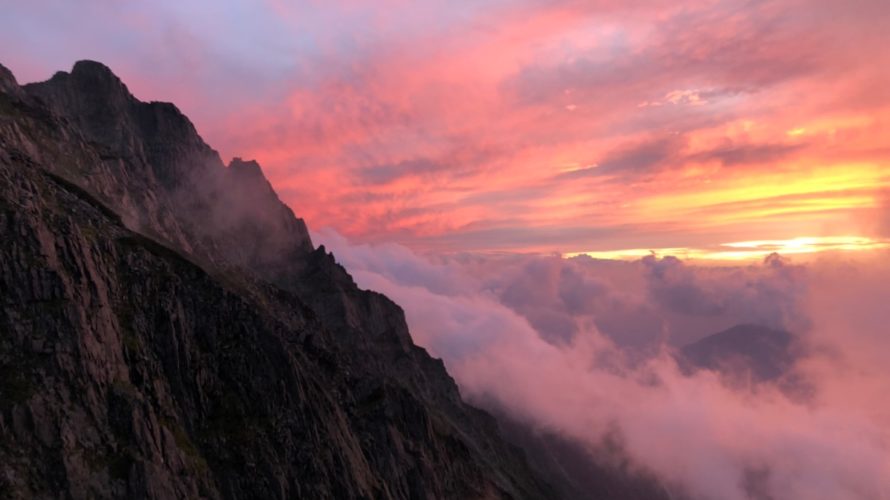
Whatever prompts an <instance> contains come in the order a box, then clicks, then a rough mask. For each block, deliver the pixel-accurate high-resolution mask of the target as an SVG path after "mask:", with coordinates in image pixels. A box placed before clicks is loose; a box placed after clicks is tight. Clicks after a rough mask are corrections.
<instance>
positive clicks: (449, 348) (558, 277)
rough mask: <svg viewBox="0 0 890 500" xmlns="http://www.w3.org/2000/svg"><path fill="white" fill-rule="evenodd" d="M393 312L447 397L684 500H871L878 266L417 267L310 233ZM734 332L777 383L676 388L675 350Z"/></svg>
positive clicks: (882, 335)
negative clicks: (787, 348) (774, 365)
mask: <svg viewBox="0 0 890 500" xmlns="http://www.w3.org/2000/svg"><path fill="white" fill-rule="evenodd" d="M313 239H314V240H316V241H318V242H321V243H324V244H325V245H326V246H327V247H328V248H329V249H331V250H333V252H334V254H335V255H336V256H337V257H338V259H340V261H342V262H343V264H344V265H345V267H346V268H347V269H348V270H349V271H350V272H351V273H352V274H353V276H354V277H355V279H356V281H357V283H358V284H359V285H360V286H361V287H364V288H370V289H374V290H378V291H381V292H383V293H385V294H386V295H388V296H390V297H391V298H392V299H393V300H395V301H396V302H397V303H399V304H400V305H402V307H404V309H405V312H406V315H407V319H408V323H409V326H410V327H411V331H412V335H413V337H414V340H415V342H417V343H418V344H419V345H421V346H424V347H426V348H427V349H428V350H429V351H430V352H431V353H432V354H433V355H434V356H436V357H440V358H442V359H443V360H444V362H445V364H446V366H447V368H448V370H449V372H450V373H451V374H452V375H453V376H454V377H455V379H456V380H457V382H458V384H459V386H460V388H461V392H462V394H463V396H464V397H465V398H466V399H468V400H469V401H471V402H477V403H479V404H483V405H484V404H486V402H491V401H493V402H495V403H496V404H497V405H498V406H499V407H500V408H503V409H505V410H506V411H507V412H509V413H510V414H511V416H512V417H513V418H516V419H520V420H522V421H524V422H527V423H529V424H530V425H533V426H535V427H536V428H538V429H541V430H546V431H548V432H555V433H558V434H559V435H561V436H563V437H565V438H568V439H570V440H572V441H574V442H577V443H580V444H582V445H583V446H585V447H586V448H587V449H589V450H591V453H596V450H598V449H601V448H602V445H603V443H604V442H606V441H608V442H610V443H612V444H613V445H617V447H618V448H619V449H620V451H621V453H622V454H623V455H624V457H625V458H626V459H628V460H629V461H630V463H631V464H632V466H633V467H634V468H637V469H638V470H639V471H643V472H647V473H650V474H654V475H655V476H657V477H658V478H659V480H660V481H662V482H663V483H664V484H666V485H668V487H669V488H670V489H671V491H675V492H679V493H680V494H682V495H686V496H688V497H691V498H721V499H746V498H764V499H765V498H808V499H837V498H886V497H887V496H888V495H890V479H888V478H890V474H888V472H890V470H888V469H890V467H888V466H890V464H888V459H887V457H888V454H887V451H888V450H887V447H888V431H890V411H888V410H890V405H888V404H887V403H886V402H885V398H884V395H886V394H887V393H888V389H890V387H888V380H890V377H888V375H890V373H888V370H890V368H887V366H886V363H885V361H884V360H883V358H884V355H883V354H882V353H886V350H887V347H888V339H887V332H886V324H888V320H890V316H888V313H887V312H886V305H885V302H886V297H887V296H888V292H890V266H888V265H887V258H886V257H887V255H886V254H882V255H874V256H871V257H867V258H857V260H852V259H844V258H841V257H837V256H834V257H826V258H822V259H818V260H814V261H809V262H807V263H806V264H801V263H795V262H794V261H793V260H789V259H786V258H783V257H780V256H778V255H771V256H769V257H768V258H767V259H765V260H764V261H763V262H762V263H757V264H750V265H748V264H745V265H737V266H722V267H712V266H702V265H695V264H693V263H688V262H684V261H681V260H679V259H676V258H673V257H663V258H659V257H656V256H650V257H646V258H644V259H641V260H639V261H636V262H618V261H600V260H594V259H590V258H586V257H579V258H573V259H563V258H561V257H558V256H521V255H510V256H503V255H497V256H484V255H472V254H463V255H454V256H432V257H429V256H421V255H418V254H415V253H413V252H411V251H410V250H408V249H406V248H404V247H401V246H398V245H394V244H387V245H376V246H368V245H354V244H351V243H349V242H348V241H347V240H346V239H345V238H343V237H342V236H340V235H339V234H337V233H336V232H334V231H322V232H319V233H316V234H315V235H314V236H313ZM738 324H758V325H764V326H769V327H771V328H777V329H783V330H787V331H789V332H790V333H792V335H793V338H794V354H795V356H794V363H793V366H791V367H790V368H789V369H788V370H787V371H786V372H785V373H783V374H782V376H781V377H780V378H778V379H777V380H770V381H753V380H749V381H748V382H747V383H738V379H737V378H731V377H729V375H730V374H727V373H718V372H715V371H711V370H696V371H692V372H688V371H684V370H681V368H680V367H679V366H678V363H677V361H676V359H677V357H676V352H677V350H678V349H679V348H680V347H681V346H683V345H686V344H688V343H690V342H694V341H696V340H698V339H701V338H703V337H706V336H708V335H710V334H713V333H716V332H718V331H720V330H722V329H725V328H728V327H730V326H733V325H738Z"/></svg>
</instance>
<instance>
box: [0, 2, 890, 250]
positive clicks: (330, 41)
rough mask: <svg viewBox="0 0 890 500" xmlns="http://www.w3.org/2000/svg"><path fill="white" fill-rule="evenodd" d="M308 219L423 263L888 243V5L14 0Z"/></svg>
mask: <svg viewBox="0 0 890 500" xmlns="http://www.w3.org/2000/svg"><path fill="white" fill-rule="evenodd" d="M4 4H6V5H4V6H3V9H4V15H3V16H2V17H0V62H2V63H3V64H4V65H6V66H8V67H9V68H10V69H12V71H13V72H14V73H15V74H16V76H17V77H18V79H19V81H21V82H29V81H35V80H44V79H46V78H49V77H50V76H51V75H52V73H53V72H54V71H56V70H66V71H67V70H69V69H70V68H71V65H72V64H73V62H74V61H75V60H78V59H96V60H99V61H102V62H104V63H106V64H107V65H109V66H110V67H111V68H112V69H113V70H114V71H115V72H116V73H117V74H118V75H119V76H121V78H122V79H123V80H124V81H125V82H126V83H127V84H128V85H129V87H130V89H131V90H132V91H133V92H134V93H135V94H136V96H137V97H139V98H141V99H143V100H163V101H173V102H175V103H176V104H177V105H178V106H179V107H180V109H182V110H183V112H185V113H186V114H187V115H188V116H189V117H190V118H191V119H192V120H193V121H194V122H195V124H196V126H197V128H198V130H199V131H200V132H201V134H202V135H203V137H204V139H205V140H207V141H208V143H210V144H211V145H212V146H213V147H215V148H217V149H218V150H219V151H220V153H221V155H222V156H223V158H224V160H226V161H228V159H229V158H231V157H232V156H241V157H245V158H255V159H257V160H258V161H259V162H260V164H261V165H263V167H264V169H265V171H266V173H267V175H268V177H269V178H270V180H271V182H272V183H273V185H274V186H275V188H276V189H277V190H278V192H279V194H280V195H281V197H282V198H283V200H284V201H286V202H287V203H288V204H289V205H290V206H291V207H292V208H293V209H294V211H295V212H297V213H298V214H299V215H301V216H303V217H304V218H305V219H306V220H307V222H308V223H309V225H310V227H312V228H314V229H316V230H320V229H322V228H326V227H330V228H333V229H335V230H336V231H337V232H339V233H340V234H343V235H345V236H346V237H348V238H350V239H351V240H353V241H356V242H362V243H380V242H395V243H400V244H402V245H405V246H407V247H409V248H412V249H413V250H415V251H419V252H432V253H439V252H442V253H452V252H471V251H484V252H495V251H496V252H502V251H509V252H560V253H563V254H578V253H590V254H591V255H594V256H619V257H621V256H640V255H645V254H646V253H648V251H649V250H652V249H668V250H665V251H664V253H673V254H677V255H681V256H687V257H717V258H740V257H748V256H751V255H757V256H761V255H762V254H763V253H764V252H767V251H772V250H778V251H780V252H783V253H788V254H796V253H805V252H809V251H811V250H813V249H856V248H879V247H882V246H883V245H885V240H884V239H883V238H885V237H888V236H890V220H888V218H887V217H886V216H885V215H884V214H886V213H887V212H888V208H887V205H888V200H890V195H888V192H890V191H888V190H890V51H888V50H887V44H886V39H887V38H886V37H887V34H886V32H887V29H888V26H890V8H888V7H887V5H886V0H851V1H847V2H814V1H811V0H810V1H806V0H775V1H770V0H764V1H742V0H725V1H707V0H705V1H687V0H679V1H660V0H653V1H648V2H627V1H617V0H590V1H573V0H495V1H488V2H479V1H470V0H449V1H444V0H441V1H440V0H433V1H425V2H411V1H399V0H379V1H374V2H359V1H347V0H325V1H303V2H287V1H283V0H267V1H265V2H254V1H247V0H244V1H237V0H225V1H206V2H182V1H180V0H163V1H158V2H151V3H148V2H145V3H140V4H138V5H137V4H134V3H131V2H116V1H111V0H88V1H79V2H70V1H63V0H57V1H48V0H35V1H30V2H4Z"/></svg>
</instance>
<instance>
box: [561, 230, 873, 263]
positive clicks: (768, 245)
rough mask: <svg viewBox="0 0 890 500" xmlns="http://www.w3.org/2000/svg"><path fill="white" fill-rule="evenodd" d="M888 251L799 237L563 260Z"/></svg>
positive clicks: (843, 239)
mask: <svg viewBox="0 0 890 500" xmlns="http://www.w3.org/2000/svg"><path fill="white" fill-rule="evenodd" d="M886 249H890V239H873V238H868V237H864V236H822V237H820V236H801V237H797V238H790V239H785V240H753V241H736V242H731V243H722V244H720V245H719V246H717V247H715V248H651V249H645V248H632V249H622V250H604V251H589V252H572V253H566V254H563V258H566V259H570V258H573V257H579V256H587V257H591V258H594V259H609V260H638V259H640V258H642V257H646V256H648V255H654V256H656V257H667V256H673V257H678V258H681V259H684V260H698V261H734V262H738V261H756V260H762V259H764V258H765V257H766V256H768V255H770V254H773V253H777V254H779V255H798V256H801V255H813V254H819V253H823V252H838V251H844V252H850V251H852V252H863V251H875V250H886Z"/></svg>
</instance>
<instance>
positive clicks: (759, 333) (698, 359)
mask: <svg viewBox="0 0 890 500" xmlns="http://www.w3.org/2000/svg"><path fill="white" fill-rule="evenodd" d="M792 341H793V337H792V336H791V334H790V333H788V332H786V331H782V330H775V329H772V328H768V327H765V326H760V325H751V324H743V325H736V326H734V327H732V328H729V329H728V330H724V331H722V332H719V333H715V334H713V335H709V336H707V337H705V338H703V339H701V340H698V341H696V342H693V343H691V344H687V345H686V346H684V347H683V348H682V349H681V350H680V352H679V353H678V356H677V357H678V361H679V362H680V365H681V367H682V368H683V369H684V370H685V371H687V372H691V371H694V370H696V369H700V368H705V369H709V370H715V371H719V372H721V373H724V374H727V375H732V376H742V377H745V376H750V378H751V379H752V380H754V381H767V380H776V379H778V378H779V377H781V376H782V375H783V374H784V373H786V372H787V370H788V368H789V367H790V366H791V364H792V362H793V360H794V356H793V353H792Z"/></svg>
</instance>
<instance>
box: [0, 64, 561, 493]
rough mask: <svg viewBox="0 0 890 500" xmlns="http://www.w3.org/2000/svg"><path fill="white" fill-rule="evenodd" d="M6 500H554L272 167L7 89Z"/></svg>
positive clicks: (34, 92) (73, 76)
mask: <svg viewBox="0 0 890 500" xmlns="http://www.w3.org/2000/svg"><path fill="white" fill-rule="evenodd" d="M0 177H2V179H3V180H2V184H0V234H2V240H0V269H2V273H0V297H2V307H0V371H2V372H3V373H2V374H0V497H4V498H5V497H10V498H33V497H39V498H49V497H53V498H55V497H66V498H112V497H116V498H122V497H128V498H195V497H208V498H547V497H549V496H550V490H549V488H548V487H547V486H546V485H544V484H543V483H542V482H541V481H539V480H537V479H536V478H535V476H534V474H532V473H531V472H530V470H529V469H528V467H527V466H526V464H525V461H524V459H523V457H522V454H521V453H520V452H518V450H517V449H515V448H514V447H513V446H511V445H509V444H507V443H506V442H505V441H503V440H502V439H501V438H500V437H499V434H498V432H497V425H496V422H495V421H494V419H493V418H492V417H490V416H489V415H487V414H485V413H483V412H481V411H479V410H476V409H475V408H472V407H470V406H468V405H465V404H464V403H463V402H462V401H461V399H460V395H459V393H458V390H457V387H456V386H455V384H454V382H453V380H452V379H451V378H450V377H449V376H448V374H447V373H446V371H445V369H444V366H443V365H442V363H441V361H439V360H436V359H433V358H431V357H430V356H429V355H428V354H427V353H426V351H424V350H423V349H422V348H419V347H417V346H415V345H414V344H413V342H412V341H411V338H410V335H409V334H408V329H407V326H406V325H405V320H404V314H403V312H402V311H401V309H400V308H399V307H398V306H396V305H395V304H393V303H392V302H391V301H389V300H388V299H386V298H385V297H383V296H382V295H380V294H376V293H373V292H368V291H363V290H359V289H358V288H357V287H356V286H355V284H354V282H353V281H352V279H351V278H350V277H349V275H348V274H347V273H346V272H345V270H344V269H343V268H342V267H340V266H339V265H338V264H336V262H335V261H334V259H333V257H332V256H331V255H330V254H328V253H326V252H325V250H324V249H323V248H318V249H316V248H314V247H313V245H312V243H311V239H310V237H309V234H308V231H307V230H306V226H305V224H304V223H303V221H302V220H300V219H298V218H296V217H295V216H294V215H293V213H292V212H291V210H290V209H289V208H287V206H286V205H284V204H283V203H281V202H280V201H279V199H278V197H277V196H276V195H275V193H274V191H273V190H272V188H271V186H270V185H269V183H268V181H267V180H266V179H265V177H264V176H263V175H262V172H261V170H260V168H259V166H258V165H256V164H255V163H253V162H244V161H241V160H237V159H236V160H233V161H232V162H231V163H230V165H229V166H228V167H226V166H225V165H224V164H223V163H222V161H221V160H220V158H219V156H218V154H217V153H216V152H215V151H213V150H212V149H211V148H210V147H209V146H207V145H206V144H205V143H204V142H203V140H202V139H201V138H200V136H199V135H198V134H197V132H196V131H195V129H194V127H193V126H192V124H191V123H190V122H189V121H188V119H187V118H186V117H185V116H183V115H182V114H181V113H180V112H179V111H178V110H177V109H176V107H175V106H173V105H171V104H165V103H154V102H152V103H143V102H140V101H138V100H137V99H135V98H134V97H133V96H132V95H131V94H130V93H129V92H128V90H127V88H126V86H125V85H124V84H123V83H122V82H121V81H120V80H119V79H118V78H117V77H116V76H114V74H113V73H112V72H111V71H110V70H109V69H108V68H106V67H105V66H103V65H101V64H99V63H95V62H89V61H82V62H78V63H77V64H76V65H75V66H74V68H73V70H72V71H71V72H70V73H61V72H60V73H57V74H56V75H55V76H53V77H52V78H51V79H50V80H48V81H46V82H42V83H36V84H30V85H26V86H24V87H20V86H18V85H17V83H16V82H15V80H14V78H13V77H12V75H11V73H10V72H9V71H8V70H6V69H5V68H2V70H0Z"/></svg>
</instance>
